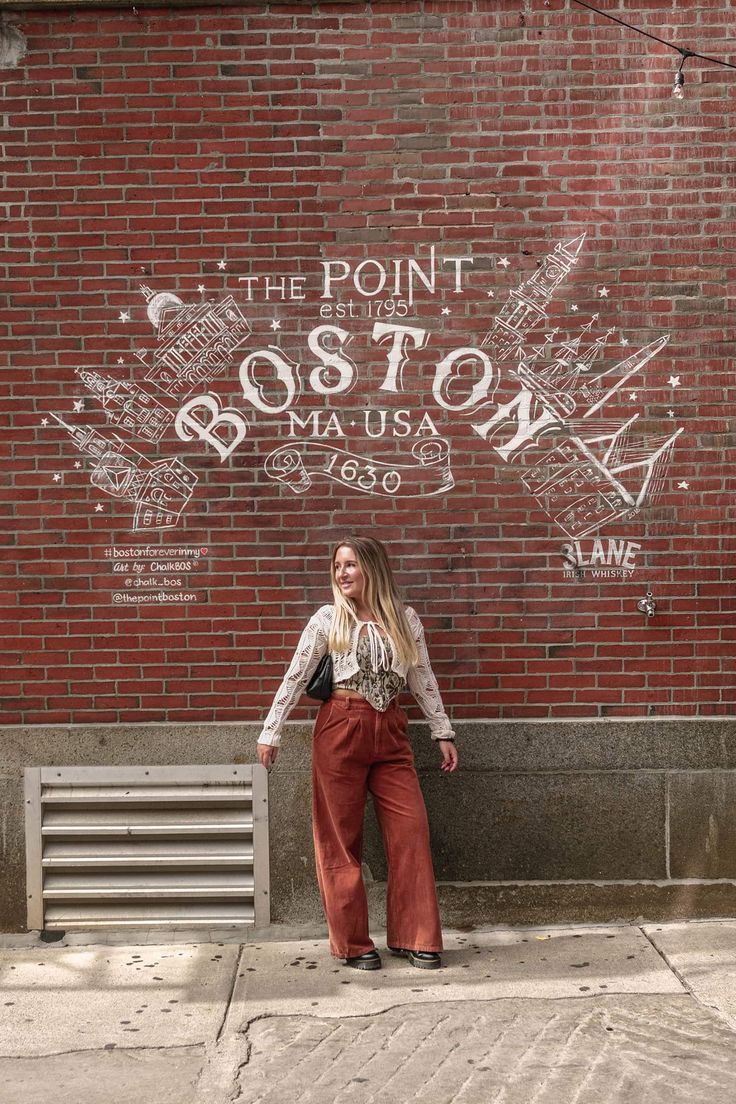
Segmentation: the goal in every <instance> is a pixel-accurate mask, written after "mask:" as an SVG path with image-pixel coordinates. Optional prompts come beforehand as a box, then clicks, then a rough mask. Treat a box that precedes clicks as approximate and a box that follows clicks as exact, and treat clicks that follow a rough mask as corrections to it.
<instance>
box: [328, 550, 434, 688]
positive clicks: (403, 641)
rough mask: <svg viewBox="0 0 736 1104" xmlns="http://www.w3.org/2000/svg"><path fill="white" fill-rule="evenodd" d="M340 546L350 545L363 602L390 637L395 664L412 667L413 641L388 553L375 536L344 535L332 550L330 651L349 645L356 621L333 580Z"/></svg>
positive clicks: (352, 605) (351, 606) (351, 603)
mask: <svg viewBox="0 0 736 1104" xmlns="http://www.w3.org/2000/svg"><path fill="white" fill-rule="evenodd" d="M340 548H352V550H353V552H354V553H355V559H356V561H357V564H358V567H359V568H360V570H361V572H362V574H363V602H364V604H365V605H366V606H368V607H369V608H370V609H371V610H372V611H373V614H374V615H375V618H376V621H377V622H378V624H379V625H380V626H381V628H382V629H383V630H384V632H386V633H387V635H388V636H390V637H391V641H392V643H393V646H394V651H395V654H396V659H397V660H398V661H399V663H402V664H405V665H406V666H407V667H412V666H413V665H414V664H415V663H416V662H417V659H418V658H419V657H418V654H417V647H416V643H415V642H414V637H413V635H412V631H411V628H410V626H409V621H408V619H407V616H406V612H405V611H404V603H403V602H402V601H401V598H400V597H399V591H398V588H397V586H396V583H395V581H394V575H393V571H392V570H391V564H390V563H389V558H388V553H387V552H386V549H385V547H384V545H382V544H381V542H380V541H379V540H376V539H375V537H358V536H351V537H345V538H344V539H343V540H341V541H338V542H337V544H336V545H335V546H334V547H333V549H332V557H331V560H330V582H331V585H332V594H333V596H334V606H335V616H334V617H333V619H332V627H331V629H330V636H329V641H328V646H329V648H330V651H334V652H342V651H345V650H346V649H347V648H348V647H349V644H350V634H351V631H352V629H353V626H354V625H355V623H356V622H357V621H358V615H357V612H356V608H355V603H354V601H353V600H352V598H348V597H347V596H346V595H344V594H343V593H342V591H341V590H340V588H339V587H338V585H337V582H336V580H335V556H336V555H337V552H338V549H340Z"/></svg>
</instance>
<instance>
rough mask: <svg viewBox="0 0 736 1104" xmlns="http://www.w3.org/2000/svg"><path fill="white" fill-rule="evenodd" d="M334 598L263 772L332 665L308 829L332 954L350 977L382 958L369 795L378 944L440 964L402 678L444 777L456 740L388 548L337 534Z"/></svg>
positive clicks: (275, 727) (307, 646) (321, 613)
mask: <svg viewBox="0 0 736 1104" xmlns="http://www.w3.org/2000/svg"><path fill="white" fill-rule="evenodd" d="M331 581H332V593H333V596H334V602H333V605H331V606H322V608H321V609H319V610H318V611H317V613H315V615H314V616H313V617H312V618H311V620H310V621H309V623H308V624H307V626H306V628H305V629H304V632H303V633H302V636H301V639H300V641H299V644H298V646H297V649H296V652H295V654H294V658H293V660H292V662H291V665H290V667H289V669H288V671H287V672H286V675H285V676H284V680H283V682H282V683H281V686H280V687H279V689H278V691H277V693H276V697H275V698H274V701H273V705H272V706H271V710H270V712H269V714H268V716H267V718H266V721H265V723H264V725H263V731H262V733H261V735H260V737H259V739H258V758H259V760H260V761H261V763H263V765H264V766H265V767H270V766H271V765H272V764H273V763H274V762H275V760H276V756H277V755H278V745H279V743H280V741H281V730H282V728H283V725H284V722H285V720H286V718H287V716H288V714H289V712H290V711H291V709H292V708H293V707H294V705H295V704H296V702H297V701H298V699H299V696H300V695H301V693H302V691H303V690H304V689H305V688H306V686H307V684H308V683H309V680H310V678H311V677H312V674H313V673H314V671H315V669H316V668H317V665H318V664H319V662H320V660H321V659H322V657H323V656H324V655H325V654H326V653H327V652H330V653H331V655H332V661H333V692H332V696H331V697H330V698H329V700H328V701H326V702H323V703H322V706H321V707H320V710H319V713H318V714H317V722H316V725H315V729H314V738H313V745H312V827H313V832H314V848H315V858H316V864H317V880H318V882H319V889H320V895H321V897H322V903H323V905H324V910H325V916H326V918H327V926H328V930H329V935H330V952H331V953H332V954H333V955H334V956H335V957H336V958H342V959H344V960H345V965H347V966H352V967H355V968H356V969H359V970H377V969H378V968H379V967H380V965H381V958H380V955H379V953H378V951H377V950H376V948H375V945H374V943H373V941H372V939H371V938H370V936H369V934H368V902H367V898H366V892H365V886H364V884H363V878H362V873H361V860H362V851H363V815H364V811H365V803H366V798H367V792H368V790H370V792H371V794H372V795H373V804H374V808H375V810H376V816H377V818H378V822H379V824H380V826H381V832H382V835H383V842H384V847H385V849H386V858H387V861H388V893H387V902H386V911H387V925H386V926H387V936H388V939H387V942H388V946H389V950H390V951H391V952H392V953H393V954H397V955H402V956H404V957H406V958H407V959H408V960H409V962H410V963H411V965H412V966H418V967H420V968H422V969H437V968H439V966H440V965H441V959H440V953H439V952H440V951H441V950H442V931H441V927H440V918H439V909H438V907H437V891H436V887H435V881H434V872H433V869H432V856H431V852H430V846H429V826H428V823H427V813H426V809H425V806H424V800H423V798H422V792H421V789H420V787H419V781H418V779H417V775H416V771H415V769H414V757H413V754H412V750H411V746H410V744H409V741H408V739H407V736H406V726H407V716H406V713H405V712H404V711H403V709H401V707H400V706H399V701H398V695H399V692H400V691H401V690H402V689H403V687H404V685H405V682H406V684H407V685H408V687H409V689H410V690H411V692H412V693H413V694H414V697H415V698H416V700H417V702H418V703H419V706H420V708H421V710H422V712H423V713H424V716H425V717H426V719H427V721H428V722H429V728H430V733H431V736H432V739H434V740H436V741H437V742H438V745H439V749H440V751H441V753H442V766H441V770H444V771H448V772H449V771H454V770H455V768H456V767H457V751H456V749H455V745H454V743H453V740H454V733H453V731H452V728H451V726H450V721H449V719H448V717H447V714H446V713H445V711H444V709H443V706H442V701H441V699H440V694H439V690H438V688H437V682H436V680H435V677H434V674H433V673H432V668H431V667H430V663H429V657H428V655H427V648H426V645H425V642H424V630H423V628H422V624H421V622H420V620H419V618H418V617H417V615H416V613H415V612H414V610H413V609H411V607H408V606H407V607H404V605H403V603H402V601H401V599H400V598H399V594H398V590H397V588H396V584H395V582H394V578H393V574H392V571H391V565H390V563H389V560H388V556H387V554H386V549H385V548H384V546H383V545H382V544H381V543H380V541H377V540H374V539H373V538H372V537H357V536H353V537H346V538H345V540H343V541H341V542H340V543H339V544H338V545H337V546H336V547H335V549H334V552H333V555H332V561H331Z"/></svg>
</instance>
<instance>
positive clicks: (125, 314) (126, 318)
mask: <svg viewBox="0 0 736 1104" xmlns="http://www.w3.org/2000/svg"><path fill="white" fill-rule="evenodd" d="M118 318H119V319H120V321H121V322H130V313H129V312H128V311H121V312H120V314H119V315H118Z"/></svg>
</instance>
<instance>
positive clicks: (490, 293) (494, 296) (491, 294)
mask: <svg viewBox="0 0 736 1104" xmlns="http://www.w3.org/2000/svg"><path fill="white" fill-rule="evenodd" d="M486 295H487V296H488V298H489V299H495V298H496V293H495V291H487V292H486Z"/></svg>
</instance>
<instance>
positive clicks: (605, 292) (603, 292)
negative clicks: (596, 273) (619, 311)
mask: <svg viewBox="0 0 736 1104" xmlns="http://www.w3.org/2000/svg"><path fill="white" fill-rule="evenodd" d="M598 294H599V295H600V297H601V299H607V298H608V288H607V287H602V288H599V289H598Z"/></svg>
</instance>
